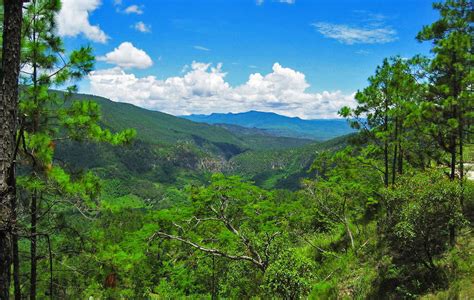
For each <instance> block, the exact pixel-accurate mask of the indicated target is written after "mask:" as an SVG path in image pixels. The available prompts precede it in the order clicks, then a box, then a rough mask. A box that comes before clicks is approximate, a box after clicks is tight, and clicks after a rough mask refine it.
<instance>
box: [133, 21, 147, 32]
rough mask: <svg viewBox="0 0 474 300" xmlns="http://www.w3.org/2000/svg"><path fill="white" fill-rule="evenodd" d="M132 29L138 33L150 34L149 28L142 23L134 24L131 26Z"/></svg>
mask: <svg viewBox="0 0 474 300" xmlns="http://www.w3.org/2000/svg"><path fill="white" fill-rule="evenodd" d="M133 28H135V29H136V30H138V31H140V32H144V33H146V32H151V26H150V25H146V24H145V23H143V22H142V21H140V22H137V23H135V25H133Z"/></svg>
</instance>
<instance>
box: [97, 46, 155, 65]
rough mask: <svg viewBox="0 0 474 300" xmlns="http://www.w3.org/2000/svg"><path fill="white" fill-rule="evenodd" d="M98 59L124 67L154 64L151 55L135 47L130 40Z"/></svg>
mask: <svg viewBox="0 0 474 300" xmlns="http://www.w3.org/2000/svg"><path fill="white" fill-rule="evenodd" d="M97 60H99V61H105V62H107V63H109V64H114V65H117V66H118V67H121V68H124V69H129V68H137V69H146V68H149V67H151V66H152V65H153V61H152V59H151V58H150V56H148V54H147V53H146V52H145V51H143V50H141V49H138V48H135V46H133V44H132V43H130V42H123V43H122V44H120V46H118V47H117V48H115V49H114V51H112V52H109V53H107V54H106V55H105V56H99V57H98V58H97Z"/></svg>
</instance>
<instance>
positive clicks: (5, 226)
mask: <svg viewBox="0 0 474 300" xmlns="http://www.w3.org/2000/svg"><path fill="white" fill-rule="evenodd" d="M22 6H23V3H22V1H17V0H5V1H4V18H3V22H4V23H3V28H2V29H3V33H2V39H3V41H2V42H3V46H2V64H1V70H0V82H1V89H0V100H1V103H0V298H1V299H9V290H10V267H11V261H12V258H11V231H12V229H15V222H16V220H15V218H14V210H15V208H14V207H12V206H14V205H15V202H16V196H15V192H16V191H15V190H16V189H15V149H16V138H15V137H16V125H17V103H18V76H19V71H20V50H21V46H20V41H21V24H22V23H21V22H22V9H23V7H22Z"/></svg>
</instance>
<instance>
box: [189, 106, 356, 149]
mask: <svg viewBox="0 0 474 300" xmlns="http://www.w3.org/2000/svg"><path fill="white" fill-rule="evenodd" d="M180 117H181V118H184V119H187V120H191V121H194V122H200V123H207V124H229V125H238V126H242V127H246V128H257V129H261V130H264V131H266V132H267V133H269V134H271V135H275V136H282V137H292V138H303V139H312V140H320V141H324V140H329V139H332V138H336V137H338V136H343V135H346V134H350V133H353V132H354V130H353V129H352V128H351V127H350V126H349V124H348V123H347V121H346V120H345V119H312V120H305V119H301V118H299V117H288V116H284V115H279V114H277V113H273V112H262V111H256V110H250V111H247V112H242V113H211V114H208V115H205V114H192V115H186V116H180Z"/></svg>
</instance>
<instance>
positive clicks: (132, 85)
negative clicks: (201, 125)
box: [89, 62, 355, 118]
mask: <svg viewBox="0 0 474 300" xmlns="http://www.w3.org/2000/svg"><path fill="white" fill-rule="evenodd" d="M225 76H226V73H225V72H224V71H223V70H222V64H218V65H216V66H213V65H211V64H208V63H200V62H193V63H192V64H191V66H189V67H188V68H187V69H186V73H185V74H183V76H181V77H179V76H177V77H170V78H167V79H164V80H160V79H157V78H156V77H155V76H146V77H138V76H136V75H135V74H133V73H130V72H126V71H125V70H124V69H122V68H120V67H115V68H111V69H105V70H98V71H94V72H92V73H91V74H90V75H89V80H90V87H91V93H93V94H96V95H100V96H104V97H107V98H110V99H112V100H114V101H120V102H128V103H132V104H135V105H137V106H141V107H144V108H148V109H152V110H159V111H164V112H167V113H171V114H175V115H185V114H191V113H203V114H207V113H212V112H234V113H237V112H243V111H248V110H261V111H271V112H275V113H280V114H284V115H288V116H298V117H302V118H333V117H337V111H338V110H339V109H340V108H341V107H342V106H344V105H349V106H353V105H354V104H355V101H354V94H343V93H342V92H340V91H334V92H327V91H325V92H322V93H310V92H308V91H307V89H308V87H309V84H308V83H307V81H306V78H305V75H304V74H303V73H301V72H298V71H295V70H293V69H290V68H285V67H283V66H281V65H280V64H279V63H275V64H274V65H273V68H272V72H270V73H268V74H265V75H262V74H260V73H254V74H251V75H250V76H249V78H248V80H247V81H246V82H245V83H244V84H242V85H239V86H235V87H233V86H231V85H230V84H229V83H228V82H226V80H225Z"/></svg>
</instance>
